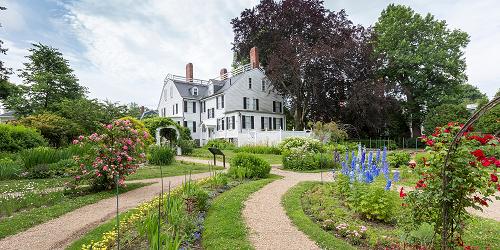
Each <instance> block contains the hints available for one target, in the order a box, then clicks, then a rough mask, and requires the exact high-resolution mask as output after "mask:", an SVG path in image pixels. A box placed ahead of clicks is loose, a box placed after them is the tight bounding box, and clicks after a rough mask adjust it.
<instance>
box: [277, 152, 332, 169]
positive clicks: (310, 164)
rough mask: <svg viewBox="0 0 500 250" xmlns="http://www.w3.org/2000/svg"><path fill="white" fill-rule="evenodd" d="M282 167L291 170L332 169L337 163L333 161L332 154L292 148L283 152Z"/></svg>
mask: <svg viewBox="0 0 500 250" xmlns="http://www.w3.org/2000/svg"><path fill="white" fill-rule="evenodd" d="M282 155H283V157H282V158H283V168H285V169H291V170H299V171H305V170H316V169H333V168H338V167H339V165H338V164H337V163H335V162H334V159H333V156H331V155H329V154H323V155H322V154H320V153H315V152H311V151H306V150H304V149H303V148H292V149H291V150H287V151H284V152H283V154H282Z"/></svg>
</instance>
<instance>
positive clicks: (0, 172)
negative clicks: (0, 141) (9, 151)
mask: <svg viewBox="0 0 500 250" xmlns="http://www.w3.org/2000/svg"><path fill="white" fill-rule="evenodd" d="M22 170H23V165H22V162H19V161H13V160H12V159H8V158H4V159H0V180H10V179H16V178H18V177H20V175H21V173H22Z"/></svg>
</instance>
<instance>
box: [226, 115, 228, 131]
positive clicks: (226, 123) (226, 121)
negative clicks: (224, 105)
mask: <svg viewBox="0 0 500 250" xmlns="http://www.w3.org/2000/svg"><path fill="white" fill-rule="evenodd" d="M226 129H229V116H228V117H226Z"/></svg>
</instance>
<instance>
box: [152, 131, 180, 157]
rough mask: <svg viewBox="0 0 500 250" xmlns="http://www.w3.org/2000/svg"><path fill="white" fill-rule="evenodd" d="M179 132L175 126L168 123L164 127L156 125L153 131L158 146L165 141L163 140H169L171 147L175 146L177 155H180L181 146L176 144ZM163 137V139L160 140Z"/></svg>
mask: <svg viewBox="0 0 500 250" xmlns="http://www.w3.org/2000/svg"><path fill="white" fill-rule="evenodd" d="M180 137H181V133H180V131H179V130H178V129H177V127H176V126H173V125H170V126H166V127H158V128H157V129H156V133H155V139H156V145H158V146H160V145H163V144H164V143H165V141H167V142H169V144H170V146H171V147H174V145H175V147H176V150H177V155H181V154H182V152H181V148H180V147H179V146H178V145H177V143H178V142H179V140H180V139H181V138H180ZM162 139H163V140H162Z"/></svg>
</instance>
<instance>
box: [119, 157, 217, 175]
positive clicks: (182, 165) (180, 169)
mask: <svg viewBox="0 0 500 250" xmlns="http://www.w3.org/2000/svg"><path fill="white" fill-rule="evenodd" d="M207 163H208V162H207ZM210 169H212V168H211V167H210V166H209V165H204V164H197V163H190V162H182V161H181V162H179V161H176V162H173V163H172V164H171V165H167V166H162V171H163V177H168V176H177V175H185V174H189V172H191V174H197V173H203V172H208V171H209V170H210ZM218 169H222V167H215V168H214V170H218ZM151 178H160V167H159V166H148V165H147V166H144V167H140V168H138V169H137V173H135V174H132V175H130V176H128V178H127V180H143V179H151Z"/></svg>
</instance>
